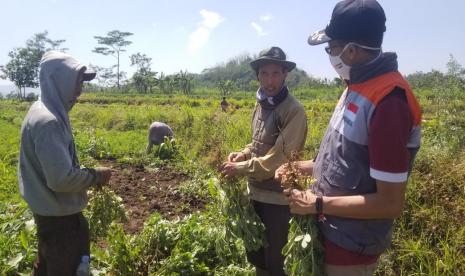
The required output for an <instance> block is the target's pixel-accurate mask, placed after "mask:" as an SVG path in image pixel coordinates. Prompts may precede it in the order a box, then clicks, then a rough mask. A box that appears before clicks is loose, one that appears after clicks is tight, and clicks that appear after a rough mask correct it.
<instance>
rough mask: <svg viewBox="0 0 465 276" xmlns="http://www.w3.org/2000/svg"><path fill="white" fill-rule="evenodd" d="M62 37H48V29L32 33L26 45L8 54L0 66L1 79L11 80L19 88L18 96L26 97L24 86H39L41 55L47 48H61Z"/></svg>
mask: <svg viewBox="0 0 465 276" xmlns="http://www.w3.org/2000/svg"><path fill="white" fill-rule="evenodd" d="M64 42H65V40H64V39H59V40H52V39H50V38H49V37H48V31H43V32H41V33H37V34H34V35H33V37H32V38H30V39H28V40H27V41H26V47H23V48H15V49H13V50H12V51H10V53H9V54H8V56H9V57H10V58H11V60H10V61H9V62H8V63H7V64H6V65H4V66H0V71H2V73H3V74H2V75H1V76H0V77H1V78H3V79H9V80H10V81H12V82H13V83H14V84H15V85H16V87H17V88H18V90H19V93H18V96H19V98H25V97H26V87H38V86H39V64H40V60H41V58H42V55H43V54H44V53H45V52H46V51H48V50H52V49H55V50H61V51H64V50H66V48H60V46H61V44H62V43H64Z"/></svg>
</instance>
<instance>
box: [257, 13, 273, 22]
mask: <svg viewBox="0 0 465 276" xmlns="http://www.w3.org/2000/svg"><path fill="white" fill-rule="evenodd" d="M271 19H273V16H272V15H271V13H267V14H265V15H262V16H260V20H261V21H265V22H266V21H270V20H271Z"/></svg>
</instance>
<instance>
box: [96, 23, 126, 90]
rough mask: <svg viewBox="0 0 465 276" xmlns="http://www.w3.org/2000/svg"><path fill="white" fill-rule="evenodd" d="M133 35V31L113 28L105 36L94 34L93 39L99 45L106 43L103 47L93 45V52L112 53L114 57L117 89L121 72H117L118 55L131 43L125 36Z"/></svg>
mask: <svg viewBox="0 0 465 276" xmlns="http://www.w3.org/2000/svg"><path fill="white" fill-rule="evenodd" d="M131 35H133V33H130V32H121V31H118V30H113V31H110V32H108V33H107V35H106V36H94V38H95V39H97V42H98V44H101V45H106V46H103V47H95V49H94V50H93V52H95V53H98V54H102V55H105V56H107V55H112V56H113V57H115V58H116V60H117V64H116V70H117V73H116V76H117V82H116V85H117V87H118V89H119V88H120V77H121V74H120V72H119V64H120V62H119V61H120V55H121V53H123V52H126V50H125V49H124V48H125V47H126V46H128V45H130V44H132V42H131V41H129V40H126V38H127V37H129V36H131Z"/></svg>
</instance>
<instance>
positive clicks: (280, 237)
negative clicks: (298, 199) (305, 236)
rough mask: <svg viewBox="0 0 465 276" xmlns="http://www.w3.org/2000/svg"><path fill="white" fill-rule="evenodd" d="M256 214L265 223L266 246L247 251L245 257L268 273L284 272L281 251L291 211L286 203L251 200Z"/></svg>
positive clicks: (282, 273)
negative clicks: (277, 203)
mask: <svg viewBox="0 0 465 276" xmlns="http://www.w3.org/2000/svg"><path fill="white" fill-rule="evenodd" d="M252 204H253V206H254V208H255V212H257V214H258V216H259V217H260V219H261V220H262V222H263V224H265V228H266V230H265V234H266V239H267V241H268V246H267V247H262V248H260V249H259V250H258V251H251V252H247V259H248V260H249V262H251V263H252V264H253V265H255V266H256V267H258V268H261V269H262V270H266V271H267V272H268V273H269V274H270V275H285V274H284V256H283V255H282V253H281V251H282V250H283V247H284V246H285V245H286V243H287V235H288V233H289V220H290V219H291V213H290V211H289V206H287V205H275V204H268V203H262V202H258V201H252Z"/></svg>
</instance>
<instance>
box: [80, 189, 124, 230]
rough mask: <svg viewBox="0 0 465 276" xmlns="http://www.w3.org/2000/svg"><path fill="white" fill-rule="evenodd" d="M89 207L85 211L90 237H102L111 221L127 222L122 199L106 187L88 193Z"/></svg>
mask: <svg viewBox="0 0 465 276" xmlns="http://www.w3.org/2000/svg"><path fill="white" fill-rule="evenodd" d="M89 197H90V200H89V207H88V208H87V209H86V210H85V214H86V217H87V218H88V219H89V225H90V233H91V237H92V238H93V239H95V238H96V237H104V236H106V234H107V232H108V228H109V227H110V224H111V223H112V222H113V221H120V222H125V221H126V220H127V216H126V213H125V211H124V206H123V203H122V201H123V200H122V198H121V197H119V196H117V195H116V194H115V193H114V192H113V191H111V190H110V189H109V188H107V187H103V188H102V189H101V190H91V191H89Z"/></svg>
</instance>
